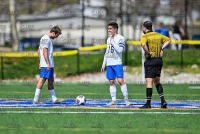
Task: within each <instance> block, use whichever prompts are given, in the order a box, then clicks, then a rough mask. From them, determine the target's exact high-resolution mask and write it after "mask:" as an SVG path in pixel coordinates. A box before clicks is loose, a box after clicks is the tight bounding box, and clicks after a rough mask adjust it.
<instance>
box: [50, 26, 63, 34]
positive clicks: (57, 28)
mask: <svg viewBox="0 0 200 134" xmlns="http://www.w3.org/2000/svg"><path fill="white" fill-rule="evenodd" d="M52 32H54V33H55V34H58V33H59V34H62V32H61V29H60V28H59V27H58V26H54V27H52V28H51V30H50V33H52Z"/></svg>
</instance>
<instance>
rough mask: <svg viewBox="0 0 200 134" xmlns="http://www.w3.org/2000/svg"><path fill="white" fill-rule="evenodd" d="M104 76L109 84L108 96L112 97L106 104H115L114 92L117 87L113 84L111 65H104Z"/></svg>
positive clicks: (113, 76) (113, 74)
mask: <svg viewBox="0 0 200 134" xmlns="http://www.w3.org/2000/svg"><path fill="white" fill-rule="evenodd" d="M106 77H107V79H108V80H109V84H110V88H109V90H110V96H111V98H112V101H111V102H110V103H108V104H107V105H108V106H111V105H116V104H117V103H116V93H117V89H116V85H115V77H116V76H115V73H114V71H113V68H112V66H107V67H106Z"/></svg>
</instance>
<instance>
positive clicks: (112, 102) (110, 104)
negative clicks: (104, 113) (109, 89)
mask: <svg viewBox="0 0 200 134" xmlns="http://www.w3.org/2000/svg"><path fill="white" fill-rule="evenodd" d="M112 105H117V103H116V101H113V100H112V101H111V102H110V103H108V104H107V106H112Z"/></svg>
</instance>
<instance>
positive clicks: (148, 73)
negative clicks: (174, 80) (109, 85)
mask: <svg viewBox="0 0 200 134" xmlns="http://www.w3.org/2000/svg"><path fill="white" fill-rule="evenodd" d="M144 65H145V80H146V103H145V104H144V105H143V106H142V107H140V108H151V97H152V93H153V88H152V85H153V78H154V77H155V73H154V71H153V70H154V68H153V66H152V61H151V60H147V61H145V64H144Z"/></svg>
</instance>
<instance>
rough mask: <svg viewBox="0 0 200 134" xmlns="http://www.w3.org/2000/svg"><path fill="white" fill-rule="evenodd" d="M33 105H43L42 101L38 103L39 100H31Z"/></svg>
mask: <svg viewBox="0 0 200 134" xmlns="http://www.w3.org/2000/svg"><path fill="white" fill-rule="evenodd" d="M33 104H44V103H43V102H42V101H39V100H37V101H35V100H33Z"/></svg>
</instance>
